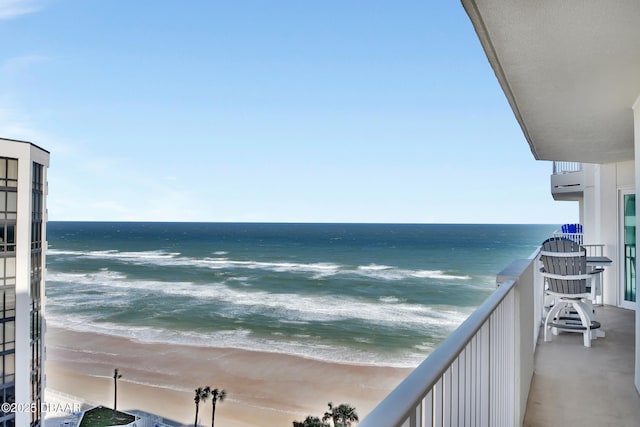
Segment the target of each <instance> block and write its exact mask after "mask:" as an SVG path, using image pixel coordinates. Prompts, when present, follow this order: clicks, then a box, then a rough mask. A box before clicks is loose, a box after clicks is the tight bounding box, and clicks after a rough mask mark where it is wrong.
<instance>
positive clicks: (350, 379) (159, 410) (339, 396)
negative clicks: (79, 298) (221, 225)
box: [46, 327, 413, 427]
mask: <svg viewBox="0 0 640 427" xmlns="http://www.w3.org/2000/svg"><path fill="white" fill-rule="evenodd" d="M46 345H47V353H46V354H47V359H46V375H47V377H46V378H47V388H50V389H52V390H56V391H59V392H62V393H66V394H69V395H72V396H78V397H80V398H82V399H84V400H86V401H88V402H91V403H95V404H102V405H105V406H110V407H112V406H113V369H115V368H117V369H118V371H119V372H120V373H121V374H122V375H123V377H122V378H121V379H120V380H118V408H119V409H122V410H127V409H129V410H136V409H137V410H143V411H147V412H151V413H154V414H157V415H160V416H162V417H164V418H166V419H168V420H172V421H178V422H181V423H185V424H190V425H192V424H193V422H194V416H195V404H194V401H193V398H194V390H195V388H197V387H201V386H207V385H208V386H211V387H212V388H220V389H225V390H226V391H227V399H226V400H225V401H224V402H222V403H219V404H218V405H217V409H216V419H219V422H220V423H221V424H224V425H225V426H228V427H250V426H256V425H260V426H265V427H266V426H274V427H278V426H290V425H291V424H292V422H293V421H295V420H299V421H301V420H304V418H306V417H307V415H314V416H319V417H321V416H322V414H323V413H324V412H325V410H326V409H327V403H328V402H333V403H335V404H340V403H348V404H350V405H352V406H354V407H355V408H356V411H357V412H358V415H359V416H360V419H362V418H364V417H365V416H366V414H367V413H369V412H370V411H371V410H372V409H373V408H374V407H375V406H376V405H377V404H378V403H379V402H380V401H381V400H382V399H383V398H384V397H385V396H386V395H387V394H388V393H389V392H390V391H391V390H393V389H394V388H395V386H396V385H397V384H399V383H400V381H402V380H403V379H404V378H405V377H406V376H407V375H408V374H409V372H411V371H412V370H413V368H395V367H382V366H371V365H350V364H344V363H337V362H328V361H321V360H317V359H311V358H305V357H302V356H296V355H289V354H282V353H275V352H261V351H253V350H241V349H235V348H216V347H196V346H185V345H169V344H159V343H142V342H138V341H133V340H131V339H129V338H123V337H116V336H111V335H102V334H93V333H88V332H78V331H72V330H68V329H62V328H58V327H49V328H47V334H46ZM199 414H200V416H199V418H201V422H202V423H203V424H204V425H208V424H209V421H208V420H210V417H211V402H210V401H206V402H204V403H201V404H200V410H199Z"/></svg>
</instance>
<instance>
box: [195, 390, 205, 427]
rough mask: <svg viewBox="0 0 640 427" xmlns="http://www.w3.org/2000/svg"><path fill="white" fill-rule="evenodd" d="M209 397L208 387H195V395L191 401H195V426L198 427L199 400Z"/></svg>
mask: <svg viewBox="0 0 640 427" xmlns="http://www.w3.org/2000/svg"><path fill="white" fill-rule="evenodd" d="M208 397H209V387H205V388H202V387H198V388H197V389H196V396H195V397H194V398H193V401H194V402H196V421H195V422H194V423H193V425H194V426H195V427H198V409H200V402H201V401H202V402H204V401H205V400H207V398H208Z"/></svg>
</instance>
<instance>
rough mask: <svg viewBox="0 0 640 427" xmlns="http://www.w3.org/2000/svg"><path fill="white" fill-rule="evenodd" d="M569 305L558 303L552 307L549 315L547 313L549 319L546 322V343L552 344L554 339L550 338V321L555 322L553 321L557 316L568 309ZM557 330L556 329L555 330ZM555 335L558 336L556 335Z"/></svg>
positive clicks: (562, 302)
mask: <svg viewBox="0 0 640 427" xmlns="http://www.w3.org/2000/svg"><path fill="white" fill-rule="evenodd" d="M566 306H567V303H566V302H564V301H557V302H556V305H554V306H553V307H551V310H549V313H547V317H546V318H545V320H544V340H545V342H551V340H552V338H551V336H549V321H553V319H555V318H556V316H557V315H558V314H559V313H560V312H561V311H562V310H564V309H565V308H566ZM553 329H556V328H553ZM554 335H557V333H556V334H554Z"/></svg>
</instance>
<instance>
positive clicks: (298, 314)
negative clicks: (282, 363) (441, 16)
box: [46, 222, 558, 367]
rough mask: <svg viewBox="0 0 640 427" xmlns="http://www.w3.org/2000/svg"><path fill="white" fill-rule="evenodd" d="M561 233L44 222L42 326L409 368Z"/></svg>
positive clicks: (542, 228) (543, 228)
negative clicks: (503, 277) (498, 279)
mask: <svg viewBox="0 0 640 427" xmlns="http://www.w3.org/2000/svg"><path fill="white" fill-rule="evenodd" d="M556 229H558V226H553V225H459V224H456V225H447V224H425V225H404V224H395V225H392V224H258V223H126V222H123V223H115V222H49V223H48V241H49V250H48V252H47V281H46V286H47V288H46V295H47V305H46V319H47V323H48V324H49V325H50V326H54V327H57V328H66V329H72V330H77V331H81V332H93V333H101V334H107V335H117V336H122V337H126V338H130V339H133V340H137V341H141V342H149V343H167V344H172V343H175V344H181V345H187V346H189V345H193V346H201V347H232V348H240V349H247V350H259V351H266V352H274V353H287V354H293V355H299V356H303V357H307V358H314V359H321V360H327V361H333V362H341V363H349V364H362V365H377V366H392V367H413V366H416V365H417V364H418V363H420V362H421V361H422V360H423V359H424V358H425V357H426V356H427V355H428V354H429V353H430V352H431V351H432V350H433V349H434V348H435V347H436V346H437V345H438V344H439V343H440V342H442V341H443V340H444V339H445V338H446V337H447V335H448V334H450V333H451V332H452V331H453V330H454V329H455V328H456V327H457V326H458V325H459V324H460V323H461V322H462V321H464V319H465V318H466V317H467V316H468V315H469V314H470V313H471V312H472V311H473V310H474V308H475V307H477V306H478V305H479V304H481V303H482V301H483V300H484V299H485V298H486V297H487V296H488V295H489V294H490V293H491V292H492V291H493V289H494V288H495V276H496V274H497V273H498V272H499V271H500V270H502V269H503V268H504V267H505V266H506V265H508V264H509V263H510V262H511V261H512V260H513V259H516V258H525V257H528V256H529V255H530V254H531V253H532V252H533V251H534V250H535V249H536V247H537V246H538V245H539V244H540V243H541V242H542V241H543V240H544V239H545V238H547V237H548V236H550V235H551V234H552V232H553V231H555V230H556Z"/></svg>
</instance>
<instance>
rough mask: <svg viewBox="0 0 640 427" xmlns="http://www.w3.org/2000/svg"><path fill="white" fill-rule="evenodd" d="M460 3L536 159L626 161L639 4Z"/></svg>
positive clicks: (633, 0) (572, 0) (638, 66)
mask: <svg viewBox="0 0 640 427" xmlns="http://www.w3.org/2000/svg"><path fill="white" fill-rule="evenodd" d="M462 4H463V6H464V8H465V9H466V11H467V13H468V15H469V17H470V18H471V21H472V23H473V25H474V27H475V29H476V32H477V34H478V37H479V39H480V42H481V43H482V46H483V48H484V50H485V53H486V54H487V57H488V59H489V62H490V63H491V66H492V67H493V69H494V71H495V73H496V76H497V77H498V80H499V82H500V85H501V86H502V89H503V91H504V93H505V95H506V96H507V99H508V100H509V103H510V104H511V108H512V109H513V112H514V113H515V115H516V118H517V120H518V122H519V123H520V126H521V128H522V131H523V132H524V135H525V137H526V139H527V141H528V142H529V146H530V147H531V151H532V152H533V155H534V157H535V158H536V159H540V160H568V161H580V162H585V163H609V162H616V161H624V160H633V158H634V155H633V152H634V150H633V110H632V106H633V104H634V102H635V101H636V99H637V98H638V96H640V1H638V0H597V1H584V0H562V1H558V0H540V1H526V0H514V1H510V0H462ZM639 131H640V129H639Z"/></svg>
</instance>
